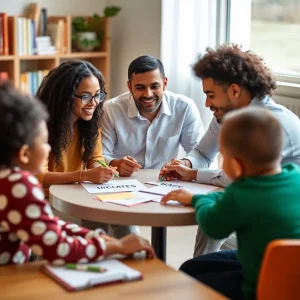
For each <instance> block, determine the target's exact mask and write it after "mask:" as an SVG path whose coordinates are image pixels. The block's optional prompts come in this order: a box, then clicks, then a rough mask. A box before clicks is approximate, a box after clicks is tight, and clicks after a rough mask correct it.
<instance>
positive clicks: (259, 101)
mask: <svg viewBox="0 0 300 300" xmlns="http://www.w3.org/2000/svg"><path fill="white" fill-rule="evenodd" d="M269 100H270V97H268V96H265V97H264V98H258V97H254V98H252V100H251V102H250V103H249V106H256V105H262V104H265V103H266V102H268V101H269Z"/></svg>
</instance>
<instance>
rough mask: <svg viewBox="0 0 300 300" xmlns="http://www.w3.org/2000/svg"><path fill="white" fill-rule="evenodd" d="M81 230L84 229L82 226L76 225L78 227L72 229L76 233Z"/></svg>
mask: <svg viewBox="0 0 300 300" xmlns="http://www.w3.org/2000/svg"><path fill="white" fill-rule="evenodd" d="M81 230H82V228H81V227H76V228H72V229H71V231H72V232H74V233H75V232H79V231H81Z"/></svg>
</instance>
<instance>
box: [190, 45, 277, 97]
mask: <svg viewBox="0 0 300 300" xmlns="http://www.w3.org/2000/svg"><path fill="white" fill-rule="evenodd" d="M193 71H194V75H196V76H197V77H199V78H201V79H203V78H212V79H213V80H215V81H216V82H218V83H219V84H220V85H227V86H228V85H230V84H233V83H235V84H237V85H240V86H243V87H244V88H246V89H247V90H248V91H249V92H250V94H251V96H252V97H258V98H260V99H261V98H263V97H265V96H266V95H269V96H272V94H273V92H274V90H275V89H276V88H277V83H276V80H275V78H274V76H273V74H272V72H271V71H270V70H269V68H268V67H267V66H266V65H265V62H264V60H263V59H262V58H261V57H259V56H257V55H255V54H254V53H253V52H252V51H243V50H242V49H241V48H240V47H239V46H238V45H234V44H231V45H221V46H219V47H217V48H216V50H214V49H212V48H207V49H206V53H205V54H204V55H203V56H202V55H200V56H199V58H198V60H197V62H196V63H195V64H194V65H193Z"/></svg>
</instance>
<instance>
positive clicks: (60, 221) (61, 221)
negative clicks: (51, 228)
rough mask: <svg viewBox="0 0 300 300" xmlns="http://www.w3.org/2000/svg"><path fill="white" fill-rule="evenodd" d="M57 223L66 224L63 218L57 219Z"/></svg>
mask: <svg viewBox="0 0 300 300" xmlns="http://www.w3.org/2000/svg"><path fill="white" fill-rule="evenodd" d="M57 223H58V225H60V226H62V225H65V224H66V222H65V221H63V220H58V221H57Z"/></svg>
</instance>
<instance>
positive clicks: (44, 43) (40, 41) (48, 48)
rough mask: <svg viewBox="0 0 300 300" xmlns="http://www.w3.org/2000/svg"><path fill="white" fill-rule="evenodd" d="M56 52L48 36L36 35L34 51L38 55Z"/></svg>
mask: <svg viewBox="0 0 300 300" xmlns="http://www.w3.org/2000/svg"><path fill="white" fill-rule="evenodd" d="M55 53H56V49H55V46H53V45H52V42H51V37H50V36H37V37H36V52H35V54H38V55H52V54H55Z"/></svg>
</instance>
